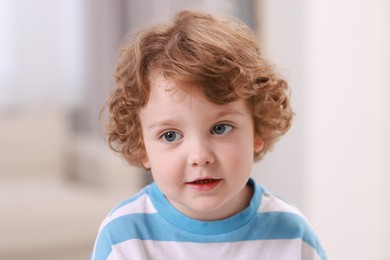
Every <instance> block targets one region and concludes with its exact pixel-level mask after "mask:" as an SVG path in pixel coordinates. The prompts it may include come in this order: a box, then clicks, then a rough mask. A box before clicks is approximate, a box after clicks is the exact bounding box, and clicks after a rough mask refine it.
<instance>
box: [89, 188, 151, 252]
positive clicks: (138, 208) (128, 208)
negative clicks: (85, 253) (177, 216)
mask: <svg viewBox="0 0 390 260" xmlns="http://www.w3.org/2000/svg"><path fill="white" fill-rule="evenodd" d="M156 212H157V210H156V208H155V207H154V205H153V203H152V201H151V200H150V198H149V195H148V194H147V193H144V194H143V195H141V196H140V197H138V198H137V199H135V200H133V201H131V202H129V203H127V204H125V205H123V206H122V207H119V208H118V209H116V210H115V211H114V212H113V213H112V214H111V215H109V216H107V217H106V218H105V219H104V220H103V222H102V223H101V224H100V227H99V231H98V235H97V237H100V232H101V231H102V229H103V228H104V227H105V226H106V225H107V224H108V223H110V222H111V221H113V220H114V219H117V218H119V217H122V216H125V215H129V214H137V213H146V214H148V213H149V214H152V213H156ZM96 243H97V239H96V241H95V246H94V248H95V249H96ZM94 258H95V250H94V252H93V256H92V259H94Z"/></svg>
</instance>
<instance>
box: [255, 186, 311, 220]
mask: <svg viewBox="0 0 390 260" xmlns="http://www.w3.org/2000/svg"><path fill="white" fill-rule="evenodd" d="M258 212H259V213H265V212H288V213H294V214H297V215H299V216H302V217H303V215H302V213H301V212H300V211H299V210H298V209H297V208H296V207H294V206H293V205H291V204H289V203H287V202H285V201H284V200H282V199H280V198H278V197H276V196H275V195H273V194H271V193H268V192H266V191H264V192H263V196H262V198H261V205H260V207H259V209H258Z"/></svg>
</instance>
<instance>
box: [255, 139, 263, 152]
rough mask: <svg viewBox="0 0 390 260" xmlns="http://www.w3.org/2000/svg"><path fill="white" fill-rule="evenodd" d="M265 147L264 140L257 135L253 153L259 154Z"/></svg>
mask: <svg viewBox="0 0 390 260" xmlns="http://www.w3.org/2000/svg"><path fill="white" fill-rule="evenodd" d="M263 147H264V141H263V139H262V138H261V137H260V136H258V135H255V138H254V143H253V151H254V152H256V153H258V152H260V151H261V150H263Z"/></svg>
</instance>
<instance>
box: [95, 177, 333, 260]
mask: <svg viewBox="0 0 390 260" xmlns="http://www.w3.org/2000/svg"><path fill="white" fill-rule="evenodd" d="M248 185H253V187H254V194H253V196H252V198H251V201H250V205H249V206H248V207H247V208H246V209H245V210H244V211H242V212H240V213H238V214H236V215H234V216H232V217H229V218H227V219H223V220H218V221H199V220H195V219H191V218H189V217H187V216H185V215H183V214H181V213H180V212H179V211H177V210H176V209H175V208H174V207H173V206H172V205H171V204H170V203H169V201H168V200H167V199H166V198H165V196H164V195H163V194H162V193H161V191H160V190H159V188H158V187H157V185H156V184H155V183H152V184H151V185H149V186H147V187H145V188H144V189H143V190H142V191H140V192H139V193H138V194H137V195H135V196H134V197H132V198H130V199H127V200H125V201H123V202H122V203H120V204H119V205H118V206H117V207H115V208H114V209H113V210H112V211H111V212H110V214H109V215H108V216H107V217H106V219H105V220H104V221H103V222H102V224H101V226H100V229H99V233H98V237H97V239H96V242H95V247H94V250H93V253H92V256H91V259H93V260H95V259H235V260H236V259H269V260H271V259H272V260H279V259H285V260H314V259H321V260H324V259H326V256H325V253H324V251H323V250H322V248H321V245H320V243H319V241H318V239H317V237H316V235H315V233H314V232H313V230H312V229H311V227H310V226H309V224H308V222H307V221H306V219H305V218H304V217H303V216H302V214H301V213H300V212H299V211H298V210H297V209H296V208H294V207H293V206H292V205H290V204H288V203H286V202H285V201H283V200H282V199H280V198H278V197H276V196H275V195H273V194H271V193H270V192H268V191H266V190H265V189H264V188H263V187H262V186H261V185H259V184H257V183H255V182H254V181H253V179H250V180H249V182H248Z"/></svg>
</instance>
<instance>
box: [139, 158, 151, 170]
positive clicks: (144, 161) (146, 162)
mask: <svg viewBox="0 0 390 260" xmlns="http://www.w3.org/2000/svg"><path fill="white" fill-rule="evenodd" d="M141 163H142V165H143V166H144V168H145V169H150V161H149V158H148V156H147V155H145V156H144V157H143V158H142V159H141Z"/></svg>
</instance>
